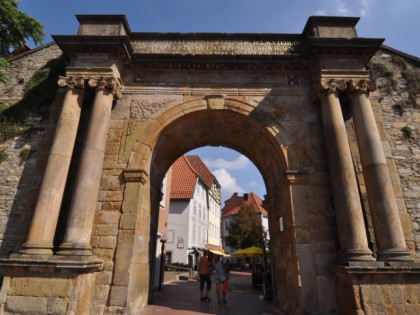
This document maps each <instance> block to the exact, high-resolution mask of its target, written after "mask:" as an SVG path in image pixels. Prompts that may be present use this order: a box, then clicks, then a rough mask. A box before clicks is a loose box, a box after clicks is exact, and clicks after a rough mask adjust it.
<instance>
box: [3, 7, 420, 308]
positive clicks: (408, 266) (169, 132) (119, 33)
mask: <svg viewBox="0 0 420 315" xmlns="http://www.w3.org/2000/svg"><path fill="white" fill-rule="evenodd" d="M77 18H78V20H79V22H80V27H79V31H78V34H77V35H75V36H54V40H55V41H56V43H57V44H58V45H59V47H60V48H61V49H62V51H63V52H64V54H65V55H66V56H67V57H68V58H69V60H70V64H69V66H68V67H67V69H66V75H65V76H64V77H61V78H60V80H59V82H58V83H59V85H60V86H61V87H63V89H62V90H61V91H59V92H58V93H59V94H61V95H62V97H63V102H62V108H61V114H60V117H59V120H58V123H57V127H56V132H55V136H54V140H53V141H52V146H51V151H50V154H49V159H48V163H47V167H46V170H45V175H44V179H43V181H42V183H41V185H40V188H39V197H38V202H37V204H36V206H35V208H34V210H33V217H32V222H31V224H30V227H29V229H28V236H27V240H26V242H25V243H24V244H22V245H21V246H20V247H19V248H17V252H16V253H15V254H12V255H11V256H10V257H9V258H7V259H2V260H1V265H2V272H3V274H4V281H3V285H2V289H1V295H2V309H3V311H4V313H7V314H14V313H15V314H18V313H22V312H26V313H31V312H32V313H49V314H88V313H91V314H101V313H120V312H124V313H127V314H134V313H136V312H139V311H140V310H141V309H142V308H143V307H144V306H145V305H146V304H147V302H148V300H151V299H152V297H153V294H152V291H153V285H152V284H151V283H152V281H151V279H152V277H153V269H154V268H153V267H152V266H151V264H153V253H154V245H153V244H154V243H155V242H154V235H156V229H157V220H158V212H159V207H158V203H159V199H160V198H161V196H160V194H161V193H160V185H161V183H162V180H163V176H164V174H165V172H166V170H167V169H168V167H169V166H170V165H171V163H172V162H173V161H174V160H175V159H176V158H178V157H179V156H180V155H181V154H183V153H184V152H187V151H188V150H190V149H193V148H196V147H199V146H202V145H224V146H227V147H230V148H233V149H236V150H238V151H240V152H242V153H244V154H246V155H247V156H248V157H250V158H251V160H253V162H254V163H255V164H256V166H257V167H258V168H259V170H260V171H261V173H262V175H263V178H264V180H265V183H266V186H267V191H268V199H269V202H270V218H269V219H270V234H271V239H272V244H271V247H272V248H271V251H272V253H273V270H272V271H273V277H274V279H273V286H274V303H275V305H276V306H277V307H278V308H279V309H281V310H283V311H284V312H286V313H288V314H301V313H303V312H308V313H318V312H323V313H336V312H337V311H339V312H340V313H341V314H346V313H352V314H353V313H354V312H356V311H358V312H359V313H363V314H364V313H366V314H370V313H373V312H374V311H382V312H386V311H387V310H390V309H393V310H399V309H404V311H406V312H408V313H412V314H417V313H418V312H419V311H420V307H419V300H420V298H419V296H418V295H416V294H415V293H414V292H415V287H416V286H418V279H419V278H418V270H419V269H418V267H416V266H417V264H416V263H415V262H414V258H413V257H414V256H415V255H414V253H413V252H411V251H410V250H408V249H407V245H406V240H405V235H409V234H410V233H411V231H410V230H407V229H403V227H402V225H401V220H400V216H401V214H400V212H399V209H398V204H397V200H398V199H397V198H396V197H395V195H394V190H395V189H398V187H397V188H396V185H398V184H395V183H392V182H391V181H390V175H389V169H388V167H387V159H386V157H385V154H384V151H383V149H382V141H384V140H385V139H386V135H384V134H383V132H382V130H381V129H379V131H378V124H377V121H376V120H375V116H374V112H373V110H372V105H374V104H376V94H375V92H374V91H375V85H374V83H373V82H372V81H370V79H369V71H367V70H366V68H365V64H366V63H367V62H368V61H369V59H370V58H371V56H372V55H373V54H374V53H375V52H376V51H377V49H378V48H379V47H380V45H381V44H382V42H383V40H382V39H366V38H359V37H358V36H357V33H356V30H355V25H356V23H357V21H358V19H357V18H344V17H341V18H336V17H311V18H310V19H309V20H308V22H307V25H306V26H305V28H304V31H303V32H302V34H288V35H285V34H258V35H257V34H153V33H133V32H131V30H130V28H129V26H128V23H127V21H126V19H125V17H124V16H120V15H106V16H78V17H77ZM85 108H88V110H87V111H86V110H85ZM343 109H344V110H346V111H348V112H351V116H352V118H351V119H352V121H353V125H354V129H355V133H356V136H357V147H358V153H357V154H360V157H361V167H362V170H363V176H362V175H361V174H358V176H357V177H356V175H357V173H356V172H355V166H354V165H353V160H354V155H355V153H354V152H353V150H354V146H353V147H352V148H353V149H352V150H350V145H349V138H348V134H347V131H346V126H345V118H344V116H345V115H343V111H342V110H343ZM83 115H89V116H90V119H89V121H85V122H82V121H81V116H83ZM346 119H347V118H346ZM81 126H82V127H83V128H81ZM81 129H83V130H86V131H85V132H86V135H85V140H84V142H83V148H80V159H79V160H77V161H76V162H77V165H78V173H77V176H76V180H75V186H74V189H73V192H72V197H71V198H70V200H71V202H70V203H69V204H67V205H64V204H63V202H62V201H63V198H64V194H65V186H66V183H67V182H68V178H69V177H72V176H73V174H69V168H70V163H71V162H73V163H75V159H76V157H75V154H74V152H75V151H77V143H76V137H77V135H78V133H80V132H81V131H80V130H81ZM327 161H328V162H327ZM356 167H357V165H356ZM363 189H366V191H367V196H368V202H369V203H368V205H369V213H366V209H363V208H362V202H361V200H360V196H359V191H360V190H363ZM331 200H332V202H331ZM64 208H66V209H68V218H67V221H66V226H65V227H64V226H63V227H61V226H60V225H59V224H58V218H59V215H60V211H61V212H63V211H64V210H63V209H64ZM368 215H369V217H370V219H371V220H368V222H371V223H369V225H370V226H367V223H366V222H365V221H366V220H365V216H368ZM60 227H61V228H60ZM368 229H370V230H373V231H374V233H370V234H369V233H368V232H367V231H368ZM58 235H60V237H58ZM57 239H60V243H59V244H56V243H57ZM372 244H375V246H372ZM396 288H397V290H396ZM402 296H403V297H404V298H403V299H402V300H401V299H399V298H400V297H402ZM407 305H408V306H407Z"/></svg>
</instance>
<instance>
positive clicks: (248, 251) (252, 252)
mask: <svg viewBox="0 0 420 315" xmlns="http://www.w3.org/2000/svg"><path fill="white" fill-rule="evenodd" d="M232 255H233V256H235V257H262V256H263V250H262V248H260V247H256V246H251V247H248V248H245V249H242V250H240V251H237V252H234V253H233V254H232Z"/></svg>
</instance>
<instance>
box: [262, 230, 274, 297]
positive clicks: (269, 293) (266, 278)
mask: <svg viewBox="0 0 420 315" xmlns="http://www.w3.org/2000/svg"><path fill="white" fill-rule="evenodd" d="M269 244H270V241H269V240H268V239H267V232H265V231H264V233H263V263H264V271H263V290H264V299H266V300H272V299H273V290H272V287H271V285H272V284H271V272H270V273H269V272H268V268H267V267H268V266H267V251H266V247H267V246H269Z"/></svg>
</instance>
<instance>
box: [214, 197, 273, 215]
mask: <svg viewBox="0 0 420 315" xmlns="http://www.w3.org/2000/svg"><path fill="white" fill-rule="evenodd" d="M243 204H246V205H250V206H252V207H253V208H254V209H255V211H256V212H260V213H262V214H263V216H265V217H267V214H268V213H267V210H268V209H266V208H265V207H264V204H263V202H262V200H261V199H260V197H258V196H257V195H256V194H254V193H249V194H248V200H245V198H244V196H242V197H239V196H238V193H234V194H233V195H232V197H230V199H228V200H226V201H225V206H224V207H223V209H222V217H226V216H229V215H234V214H237V213H238V212H239V210H240V208H241V206H242V205H243Z"/></svg>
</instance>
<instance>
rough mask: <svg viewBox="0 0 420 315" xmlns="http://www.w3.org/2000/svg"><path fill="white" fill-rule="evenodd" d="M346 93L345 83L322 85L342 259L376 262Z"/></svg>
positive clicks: (323, 115) (327, 143) (340, 81)
mask: <svg viewBox="0 0 420 315" xmlns="http://www.w3.org/2000/svg"><path fill="white" fill-rule="evenodd" d="M345 89H346V83H345V82H344V81H342V80H339V81H335V80H328V81H321V82H320V100H321V111H322V121H323V126H324V135H325V142H326V148H327V154H328V160H329V163H328V164H329V168H330V180H331V186H332V190H333V199H334V206H335V211H336V218H337V230H338V236H339V240H340V247H341V251H340V254H341V257H340V258H341V260H342V261H344V262H350V261H373V260H374V258H373V256H372V251H371V250H370V249H369V247H368V242H367V236H366V229H365V223H364V220H363V212H362V207H361V203H360V198H359V193H358V189H357V182H356V176H355V173H354V168H353V163H352V159H351V153H350V147H349V144H348V139H347V134H346V129H345V125H344V119H343V114H342V111H341V107H340V101H339V98H338V95H339V92H340V91H344V90H345Z"/></svg>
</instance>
